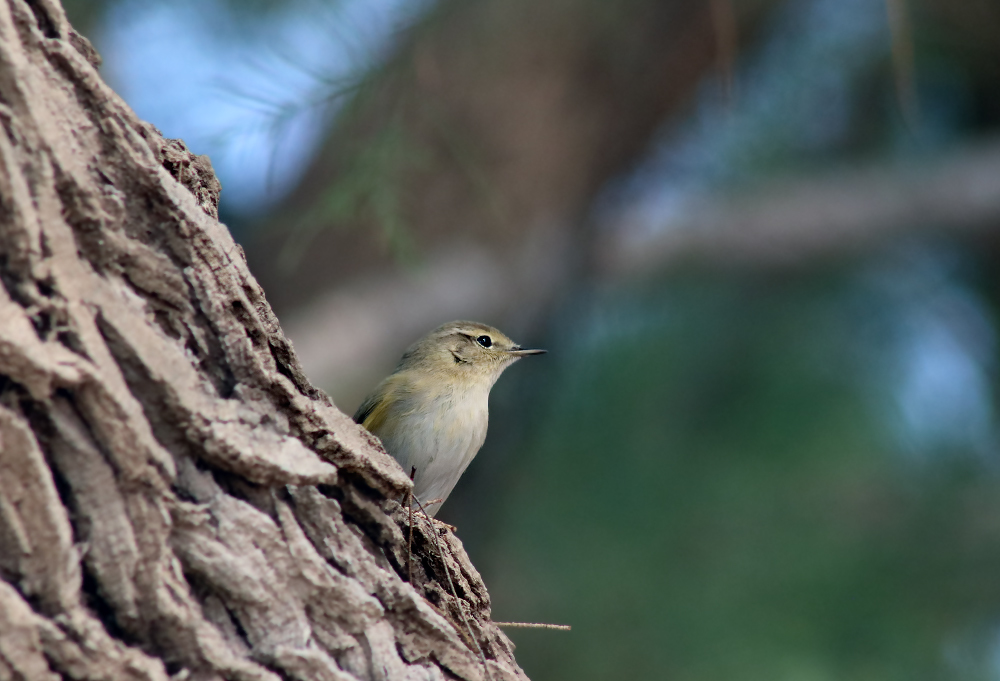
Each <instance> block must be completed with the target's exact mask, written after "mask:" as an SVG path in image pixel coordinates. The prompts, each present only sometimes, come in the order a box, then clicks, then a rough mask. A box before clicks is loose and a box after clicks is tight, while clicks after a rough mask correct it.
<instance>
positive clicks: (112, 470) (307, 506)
mask: <svg viewBox="0 0 1000 681" xmlns="http://www.w3.org/2000/svg"><path fill="white" fill-rule="evenodd" d="M97 60H98V58H97V55H96V54H95V53H94V51H93V49H92V48H90V46H89V44H88V43H87V42H86V40H84V39H83V38H81V37H80V36H78V35H77V34H76V33H75V32H74V31H73V30H72V28H71V27H70V26H69V25H68V24H67V22H66V19H65V16H64V15H63V12H62V9H61V8H60V7H59V6H58V4H57V3H56V2H54V1H53V0H5V2H3V3H2V4H0V121H2V124H3V134H0V277H2V283H3V286H2V287H0V577H2V580H0V680H4V681H5V680H7V679H32V680H35V679H48V678H53V679H54V678H59V677H69V678H73V679H165V678H167V677H174V678H197V679H211V678H227V679H229V678H232V679H278V678H286V679H344V680H346V679H443V678H456V677H457V678H463V679H481V678H485V676H484V669H483V665H482V663H481V661H480V659H479V652H478V650H479V648H482V649H483V651H484V653H485V656H486V657H487V658H489V659H488V665H489V668H490V677H491V678H494V679H499V678H511V679H513V678H522V679H523V678H525V677H524V675H523V673H522V672H521V670H520V669H519V668H518V667H517V665H516V663H515V662H514V659H513V656H512V646H511V645H510V642H509V641H508V640H507V639H506V637H504V635H503V634H502V633H500V632H499V630H498V629H497V628H496V627H495V626H494V625H492V624H491V623H490V621H489V597H488V594H487V593H486V590H485V588H484V586H483V584H482V581H481V580H480V578H479V575H478V574H477V573H476V571H475V569H474V568H473V567H472V565H471V564H470V563H469V561H468V558H467V556H466V555H465V553H464V551H463V550H462V547H461V543H460V542H459V541H458V540H457V538H455V537H454V536H453V535H451V534H450V533H448V534H446V535H445V536H443V537H441V540H442V542H443V545H444V547H445V554H446V555H445V560H446V561H447V562H448V564H449V566H450V568H451V575H452V576H453V578H454V579H455V587H456V589H457V592H458V594H459V595H460V596H461V599H460V600H456V599H455V598H454V597H452V596H451V595H450V594H449V589H448V587H447V579H446V578H445V575H444V573H443V571H442V562H441V560H440V559H439V558H438V555H439V554H438V553H437V552H436V549H435V548H434V543H433V541H432V539H431V537H432V535H431V534H429V533H427V532H424V531H422V530H421V529H420V528H418V529H417V531H416V532H415V537H414V553H413V558H414V560H413V577H414V580H413V582H414V583H413V585H412V586H411V585H410V584H408V583H407V582H406V581H405V577H406V576H407V574H408V572H407V565H406V564H407V555H406V543H405V541H404V532H403V530H402V529H401V527H402V525H403V524H404V522H405V519H404V518H403V516H402V514H401V513H399V510H398V504H397V502H396V501H394V499H398V498H400V496H401V495H402V494H404V493H405V492H406V490H407V489H408V487H409V481H408V479H407V478H406V476H405V475H404V474H403V472H402V471H401V470H400V469H399V467H398V466H397V465H396V464H395V462H393V461H392V460H391V459H390V458H389V457H388V456H387V455H386V454H385V453H384V451H382V450H381V448H380V446H379V445H378V443H377V441H375V440H374V439H373V438H371V437H370V436H368V435H367V434H366V433H365V432H364V431H363V430H361V429H360V428H359V427H357V426H356V425H355V424H354V423H353V422H351V421H350V419H349V418H348V417H347V416H345V415H344V414H343V413H341V412H340V411H338V410H337V409H336V407H334V406H333V404H332V403H331V402H330V400H329V398H328V397H326V395H324V394H323V393H322V392H320V391H318V390H316V389H315V388H313V387H312V386H311V385H310V383H309V381H308V380H307V379H306V377H305V376H304V374H303V372H302V370H301V368H300V366H299V363H298V360H297V359H296V357H295V354H294V352H293V351H292V348H291V346H290V345H289V343H288V342H287V341H286V340H285V338H284V336H283V335H282V333H281V329H280V327H279V325H278V322H277V319H276V318H275V316H274V314H273V313H272V312H271V309H270V307H269V305H268V303H267V301H266V300H265V298H264V294H263V291H262V290H261V288H260V287H259V286H258V285H257V283H256V282H255V281H254V279H253V277H252V276H251V275H250V274H249V272H248V270H247V267H246V263H245V260H244V258H243V256H242V251H241V250H240V248H239V247H238V246H237V245H236V244H235V243H234V242H233V241H232V239H231V238H230V235H229V233H228V231H227V230H226V228H225V226H223V225H221V224H220V223H219V222H218V221H217V219H216V215H217V213H216V210H217V205H218V197H219V185H218V182H217V181H216V180H215V177H214V175H213V173H212V170H211V165H210V164H209V163H208V160H207V159H206V158H204V157H198V156H195V155H193V154H191V153H190V152H189V151H188V150H187V149H186V148H185V147H184V145H183V143H180V142H178V141H174V140H165V139H163V138H162V137H161V136H160V134H159V133H158V132H157V131H156V130H155V129H154V128H152V127H151V126H149V125H148V124H145V123H143V122H142V121H140V120H138V119H137V118H136V117H135V115H134V113H133V112H132V111H131V110H129V109H128V107H127V106H125V104H124V103H123V102H122V101H121V100H120V99H119V98H118V97H117V96H116V95H115V94H114V93H113V92H112V91H111V90H110V89H109V88H108V87H107V85H105V84H104V83H103V82H102V80H101V78H100V76H99V75H98V72H97V70H96V66H97ZM393 513H395V514H396V516H395V517H394V516H393ZM435 531H436V530H435ZM463 613H464V614H465V615H466V616H467V618H468V620H469V629H470V630H471V632H472V634H473V636H474V637H475V640H472V639H471V638H470V636H469V633H467V631H466V629H465V625H464V623H463V617H462V614H463ZM456 624H458V626H459V629H457V628H456ZM477 643H478V645H476V644H477ZM474 651H475V652H474Z"/></svg>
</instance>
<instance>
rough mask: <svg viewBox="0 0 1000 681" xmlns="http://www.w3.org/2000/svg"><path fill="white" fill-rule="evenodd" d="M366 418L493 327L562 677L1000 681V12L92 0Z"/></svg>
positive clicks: (504, 533)
mask: <svg viewBox="0 0 1000 681" xmlns="http://www.w3.org/2000/svg"><path fill="white" fill-rule="evenodd" d="M66 6H67V11H68V12H69V14H70V17H71V20H73V21H74V23H75V24H76V26H77V27H78V29H79V30H80V31H81V32H82V33H84V34H85V35H87V36H88V37H90V38H91V39H92V40H93V41H94V43H95V45H96V46H97V48H98V49H99V51H100V52H101V53H102V55H103V57H104V60H105V61H104V66H103V73H104V75H105V77H106V78H107V79H108V80H109V81H110V82H111V84H112V85H113V86H114V87H115V88H116V89H117V91H118V92H119V93H120V94H121V95H122V96H123V97H124V98H125V100H126V101H127V102H128V103H129V104H131V106H132V107H134V108H135V109H136V111H137V112H138V113H139V115H140V116H142V117H143V118H145V119H147V120H149V121H151V122H152V123H153V124H155V125H156V126H158V127H159V128H160V129H161V130H162V131H163V133H164V134H165V135H166V136H168V137H181V138H183V139H184V140H185V141H186V142H187V143H188V145H189V146H190V148H192V149H193V150H194V151H195V153H201V154H208V155H210V157H211V159H212V162H213V164H214V166H215V168H216V170H217V172H218V175H219V178H220V180H221V182H222V185H223V194H222V206H221V211H222V215H223V220H224V221H225V222H226V223H227V224H228V225H229V227H230V229H231V230H232V231H233V233H234V235H235V236H236V238H237V239H238V240H239V241H240V242H241V243H242V244H243V246H244V248H245V249H246V253H247V256H248V258H249V261H250V264H251V269H252V270H253V272H254V273H255V275H256V276H257V277H258V278H259V280H260V281H261V283H262V284H263V286H264V288H265V290H266V292H267V295H268V298H269V300H270V301H271V303H272V305H273V306H274V308H275V310H276V311H277V313H278V315H279V317H280V318H281V321H282V324H283V327H284V329H285V331H286V333H287V334H288V335H289V336H290V337H291V338H292V340H293V341H294V343H295V347H296V349H297V351H298V352H299V355H300V357H301V358H302V360H303V362H304V363H305V366H306V369H307V371H308V372H309V373H310V376H311V377H312V379H313V381H314V382H315V383H317V384H318V385H320V386H321V387H323V388H324V389H326V390H327V391H328V392H329V393H330V394H331V395H332V396H333V397H334V400H335V401H336V402H337V404H338V405H339V406H340V407H341V408H342V409H343V410H344V411H346V412H347V413H349V414H350V413H353V411H354V409H355V408H356V406H357V404H358V403H359V402H360V401H361V399H362V398H363V397H364V394H365V393H366V392H367V391H368V390H370V389H371V388H372V387H373V386H374V385H375V383H376V382H377V381H378V380H379V379H380V378H381V377H382V376H384V375H385V374H387V373H388V372H389V371H391V369H392V368H393V366H394V364H395V361H396V360H397V359H398V357H399V355H400V353H401V352H402V350H403V349H404V348H405V347H406V346H407V345H408V344H409V343H411V342H412V341H413V340H415V339H416V338H418V337H419V336H421V335H422V334H423V333H425V332H426V331H428V330H430V329H431V328H433V327H435V326H436V325H438V324H439V323H442V322H444V321H448V320H450V319H454V318H471V319H475V320H480V321H484V322H487V323H490V324H493V325H496V326H498V327H500V328H501V329H503V330H504V331H506V332H507V333H508V334H509V335H511V336H513V337H514V338H515V339H516V340H518V341H519V342H521V343H523V344H525V345H531V346H541V347H547V348H549V350H550V354H549V355H546V356H545V357H543V358H538V359H532V360H528V361H524V362H521V363H519V364H517V365H516V366H515V367H513V368H512V369H511V370H509V371H508V372H507V373H506V374H505V375H504V377H503V378H502V379H501V380H500V382H499V383H498V385H497V386H496V388H495V389H494V393H493V398H492V401H491V411H492V415H491V425H490V434H489V437H488V439H487V443H486V446H485V447H484V449H483V451H482V452H480V455H479V457H478V458H477V459H476V460H475V462H474V463H473V464H472V466H471V467H470V469H469V470H468V472H467V473H466V474H465V476H464V478H463V480H462V482H461V483H460V484H459V486H458V488H457V490H456V492H455V493H454V494H453V495H452V497H451V499H450V500H449V502H448V504H447V505H446V506H445V507H444V509H443V511H442V513H441V517H442V519H444V520H446V521H448V522H451V523H455V524H457V525H458V527H459V536H460V537H461V538H462V540H463V541H464V542H465V545H466V547H467V549H468V550H469V553H470V554H471V555H472V558H473V560H474V562H475V564H476V565H477V566H478V568H479V569H480V570H481V571H482V574H483V577H484V579H485V580H486V584H487V585H488V586H489V588H490V592H491V594H492V597H493V614H494V618H495V619H497V620H517V621H534V622H554V623H565V624H571V625H572V626H573V630H572V632H570V633H563V632H552V631H525V630H512V631H510V632H509V633H510V636H511V637H512V638H513V639H514V641H515V643H516V644H517V656H518V660H519V662H520V663H521V665H522V666H523V667H524V669H525V671H526V672H527V673H528V675H529V676H530V677H531V678H533V679H536V681H541V680H548V679H551V680H574V681H586V680H590V679H594V680H597V679H601V680H606V679H684V680H692V681H696V680H706V681H707V680H717V679H740V680H743V679H750V680H753V679H767V680H775V679H778V680H784V679H789V680H803V681H824V680H827V679H830V680H832V679H852V680H858V679H862V680H864V679H878V680H886V679H888V680H892V679H907V680H912V679H977V680H978V679H1000V447H998V438H997V435H998V419H997V407H996V396H997V389H998V387H1000V380H998V366H997V315H998V306H1000V239H998V236H1000V4H998V3H997V2H996V1H995V0H659V1H655V0H620V1H618V2H613V3H612V2H606V1H604V2H602V1H600V0H548V1H546V2H538V1H537V0H534V1H529V0H475V1H473V0H439V1H437V2H435V1H432V0H282V1H278V0H252V1H251V0H170V1H169V2H167V1H166V0H161V1H157V0H142V1H140V0H66Z"/></svg>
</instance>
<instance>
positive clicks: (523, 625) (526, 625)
mask: <svg viewBox="0 0 1000 681" xmlns="http://www.w3.org/2000/svg"><path fill="white" fill-rule="evenodd" d="M493 624H495V625H497V626H498V627H507V628H508V629H555V630H556V631H570V630H571V629H572V628H573V627H571V626H570V625H568V624H542V623H541V622H494V623H493Z"/></svg>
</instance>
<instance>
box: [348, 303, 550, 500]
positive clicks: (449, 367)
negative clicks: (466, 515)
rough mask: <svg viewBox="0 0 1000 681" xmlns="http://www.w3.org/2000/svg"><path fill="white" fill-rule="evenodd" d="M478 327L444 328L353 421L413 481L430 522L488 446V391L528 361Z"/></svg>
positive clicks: (408, 356) (417, 347)
mask: <svg viewBox="0 0 1000 681" xmlns="http://www.w3.org/2000/svg"><path fill="white" fill-rule="evenodd" d="M544 352H546V351H545V350H526V349H523V348H521V346H519V345H517V344H515V343H514V341H512V340H511V339H510V338H507V336H505V335H503V334H502V333H500V331H498V330H497V329H494V328H493V327H492V326H487V325H486V324H479V323H478V322H465V321H456V322H449V323H448V324H444V325H442V326H439V327H438V328H436V329H434V330H433V331H431V332H430V333H429V334H427V335H426V336H424V337H423V338H421V339H420V340H418V341H417V342H416V343H414V344H413V345H411V346H410V347H409V348H407V350H406V352H405V353H404V354H403V358H402V359H401V360H399V364H398V365H397V366H396V370H395V371H393V372H392V374H390V375H389V377H388V378H386V379H385V380H384V381H382V382H381V383H379V385H378V387H377V388H375V391H374V392H373V393H372V394H371V395H369V396H368V398H367V399H366V400H365V401H364V402H362V403H361V406H360V407H358V411H357V413H355V414H354V420H355V421H356V422H357V423H360V424H361V425H362V426H364V427H365V428H367V429H368V431H369V432H371V433H373V434H374V435H377V436H378V437H379V439H381V440H382V445H383V446H384V447H385V449H386V451H387V452H389V454H391V455H392V456H393V457H394V458H395V459H396V461H398V462H399V464H400V465H401V466H402V467H403V470H404V471H406V473H407V475H411V474H412V475H413V495H414V496H415V497H416V498H417V500H419V502H420V503H421V504H423V505H424V508H425V509H426V511H427V513H428V515H430V516H431V517H433V516H434V515H435V514H436V513H437V512H438V510H439V509H440V508H441V504H443V503H444V501H445V499H447V498H448V495H449V494H451V490H452V489H454V487H455V484H456V483H458V479H459V478H460V477H462V473H464V472H465V469H466V468H467V467H468V465H469V463H471V462H472V459H473V457H475V456H476V453H477V452H479V448H480V447H482V446H483V442H484V441H485V440H486V425H487V422H488V421H489V409H488V402H489V396H490V388H492V387H493V384H494V383H496V381H497V379H498V378H500V374H502V373H503V370H504V369H506V368H507V367H509V366H510V365H511V364H513V363H514V362H516V361H517V360H519V359H521V358H522V357H524V356H526V355H540V354H542V353H544Z"/></svg>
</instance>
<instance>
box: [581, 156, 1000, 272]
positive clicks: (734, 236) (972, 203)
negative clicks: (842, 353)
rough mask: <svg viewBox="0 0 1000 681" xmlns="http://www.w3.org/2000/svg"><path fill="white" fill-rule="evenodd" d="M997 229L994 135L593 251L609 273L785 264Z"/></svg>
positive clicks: (706, 213) (746, 198)
mask: <svg viewBox="0 0 1000 681" xmlns="http://www.w3.org/2000/svg"><path fill="white" fill-rule="evenodd" d="M998 226H1000V140H992V141H990V142H988V143H982V144H980V145H978V146H977V147H975V148H969V149H966V150H965V151H963V152H961V153H956V154H954V155H952V156H950V157H947V158H944V159H941V160H937V161H934V162H932V163H929V164H927V165H918V166H914V165H912V164H910V165H907V166H906V167H884V166H883V167H871V168H865V169H860V170H855V171H850V172H844V173H842V174H840V175H834V176H827V177H822V178H819V177H812V178H807V179H803V180H798V181H791V180H790V181H785V182H776V183H775V184H774V185H772V186H770V187H765V188H761V189H759V190H757V191H755V192H754V193H752V194H746V195H743V196H738V197H731V198H725V197H711V198H710V199H708V200H705V201H703V202H701V203H700V204H699V205H697V206H695V207H693V208H692V209H691V210H690V211H689V212H688V214H687V215H686V216H685V217H683V218H681V219H679V220H678V221H677V222H675V223H673V224H669V225H663V226H662V229H661V230H660V233H659V234H658V235H656V236H653V237H646V238H622V232H621V231H618V230H615V231H612V232H611V233H610V234H608V236H607V237H605V238H604V239H602V240H601V242H600V243H599V244H598V245H597V248H596V249H595V254H596V255H595V258H596V261H597V270H598V271H599V272H600V273H601V274H603V275H604V276H606V277H611V278H620V277H624V276H633V275H635V274H636V273H637V272H641V271H648V270H651V269H661V268H664V267H670V266H672V265H674V264H677V263H679V262H682V261H683V262H691V261H695V262H703V263H713V264H748V265H756V266H764V267H770V266H787V265H797V264H802V263H804V262H805V261H807V260H810V259H814V258H828V257H833V256H837V255H844V254H847V253H850V252H857V251H859V250H862V249H865V248H871V247H873V246H875V245H877V244H879V243H881V242H883V241H885V240H888V239H890V238H893V237H902V236H914V235H917V234H920V233H925V234H926V233H940V234H949V235H954V236H958V237H960V238H968V237H975V236H978V235H981V234H982V233H984V232H987V231H989V232H990V233H991V234H992V233H993V232H995V230H996V228H997V227H998Z"/></svg>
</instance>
